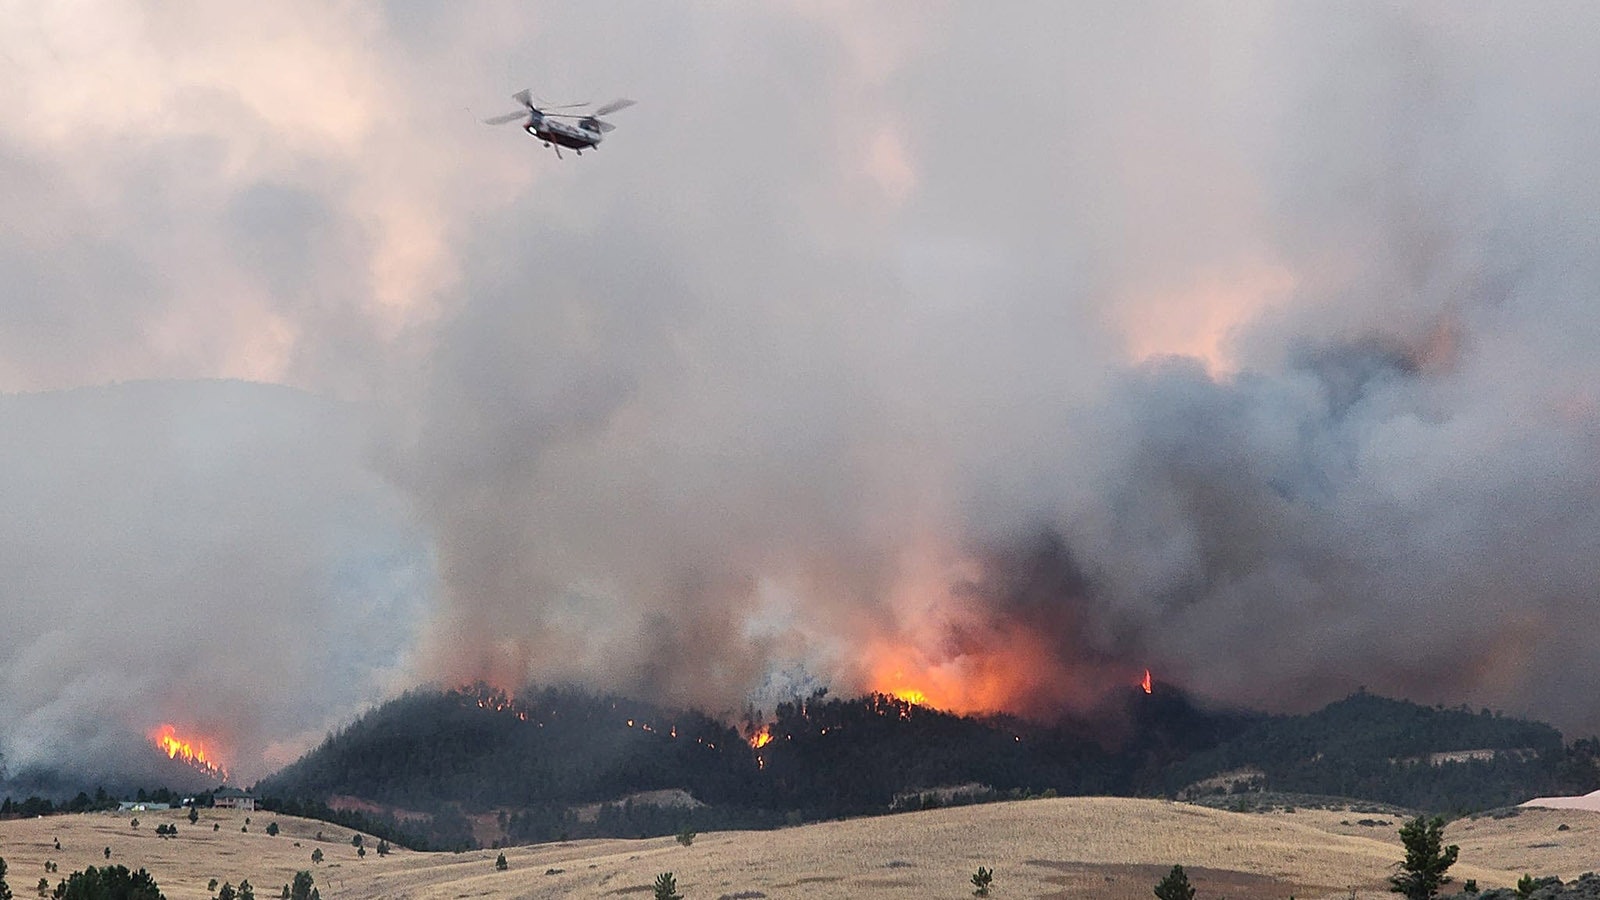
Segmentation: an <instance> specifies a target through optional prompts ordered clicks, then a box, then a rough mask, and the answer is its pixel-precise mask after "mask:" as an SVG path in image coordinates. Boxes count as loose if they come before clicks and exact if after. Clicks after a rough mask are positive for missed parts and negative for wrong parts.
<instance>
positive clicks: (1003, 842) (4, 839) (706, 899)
mask: <svg viewBox="0 0 1600 900" xmlns="http://www.w3.org/2000/svg"><path fill="white" fill-rule="evenodd" d="M133 815H134V814H130V813H90V814H85V815H74V816H52V817H48V818H42V819H27V820H13V821H6V822H0V856H3V857H4V858H5V859H6V861H7V862H8V863H9V865H10V873H9V875H8V879H7V880H8V881H9V882H10V884H11V887H12V890H13V891H14V892H15V893H16V895H17V897H18V898H19V900H26V898H30V897H33V896H34V890H33V889H34V887H35V885H36V883H37V882H38V879H39V878H40V877H41V876H44V875H45V872H44V863H45V861H46V860H53V861H55V862H57V863H58V864H59V865H60V875H51V876H48V877H49V878H50V881H51V883H52V884H54V883H55V881H56V879H57V878H59V877H61V876H64V875H66V874H67V873H69V872H71V871H73V870H75V869H82V868H83V867H84V866H87V865H91V864H94V865H101V864H104V863H105V861H106V860H105V852H104V851H105V848H106V847H110V848H111V851H112V854H111V861H112V862H113V863H120V864H123V865H126V866H128V867H130V868H135V869H137V868H139V867H141V866H142V867H144V868H146V869H149V870H150V872H151V874H152V875H154V876H155V878H156V880H157V881H158V882H159V883H160V885H161V888H162V891H163V892H164V893H165V894H166V896H167V897H169V898H171V900H202V898H208V897H210V896H211V893H210V892H209V891H208V890H207V888H206V885H207V882H208V881H209V880H210V879H212V878H216V879H218V880H219V881H229V882H232V883H234V884H236V885H237V884H238V883H239V881H240V880H241V879H244V878H248V879H249V880H250V883H251V884H252V885H253V886H254V887H255V889H256V895H257V896H258V897H260V898H262V900H267V898H268V897H275V896H277V894H278V892H279V891H281V890H282V886H283V885H284V884H285V883H287V882H288V881H290V879H291V878H292V877H293V875H294V873H295V871H296V870H298V869H308V870H310V871H312V872H313V874H314V875H315V877H316V882H317V886H318V888H319V890H320V892H321V895H322V896H323V897H324V898H326V900H340V898H379V897H408V898H409V897H415V898H436V900H476V898H535V897H538V898H542V897H550V898H555V897H635V898H640V900H648V898H649V897H650V896H651V883H652V881H653V880H654V878H655V876H656V873H658V872H665V871H671V872H673V873H675V875H676V877H677V881H678V888H679V891H680V892H681V893H682V894H683V895H684V896H685V897H686V898H688V900H717V898H725V900H726V898H745V900H748V898H757V897H773V898H780V897H807V898H830V897H907V898H910V897H916V898H929V897H950V898H965V897H970V896H971V894H972V888H971V885H970V884H969V883H968V879H969V878H970V877H971V875H972V873H973V871H975V870H976V869H977V867H978V866H980V865H982V866H988V867H990V868H992V869H993V870H994V889H993V892H992V895H993V896H995V897H998V898H1005V897H1059V898H1068V897H1083V898H1106V900H1121V898H1129V900H1132V898H1139V900H1147V898H1149V897H1151V896H1152V894H1151V888H1152V887H1153V886H1154V885H1155V883H1156V881H1157V880H1159V879H1160V877H1161V876H1162V875H1163V874H1165V872H1166V871H1167V869H1168V868H1170V867H1171V866H1172V864H1173V863H1182V864H1183V866H1184V868H1185V870H1186V871H1187V872H1188V873H1189V877H1190V880H1191V882H1192V883H1193V884H1194V885H1195V886H1196V887H1197V888H1198V889H1199V896H1200V898H1201V900H1211V898H1220V897H1227V898H1230V900H1268V898H1272V900H1282V898H1286V897H1289V896H1290V895H1293V896H1295V897H1298V898H1300V900H1307V898H1340V900H1345V898H1348V897H1349V896H1350V892H1351V890H1352V888H1353V889H1354V890H1355V892H1356V896H1357V897H1360V898H1364V900H1376V898H1380V897H1382V898H1387V897H1393V896H1394V895H1392V894H1389V893H1388V892H1387V890H1386V883H1385V878H1386V877H1387V876H1388V875H1389V874H1390V872H1391V871H1392V868H1391V866H1392V865H1393V863H1394V862H1395V861H1396V860H1398V859H1399V858H1400V857H1401V850H1400V843H1399V839H1398V836H1397V835H1396V829H1397V828H1398V825H1399V822H1398V821H1394V822H1393V824H1392V825H1390V826H1387V827H1382V826H1370V825H1369V826H1363V825H1359V824H1356V823H1357V822H1358V821H1359V820H1360V819H1362V818H1371V817H1370V816H1367V815H1364V814H1358V813H1349V812H1330V811H1325V810H1305V809H1303V810H1299V811H1297V812H1294V813H1286V812H1282V811H1279V812H1274V813H1233V812H1224V811H1221V810H1213V809H1207V808H1203V807H1198V806H1190V805H1187V804H1181V803H1170V802H1163V801H1157V800H1125V799H1115V798H1063V799H1054V800H1031V801H1023V802H1017V803H999V804H992V805H987V806H970V807H962V808H957V809H942V810H932V811H927V812H917V813H906V814H903V815H897V816H888V817H882V818H874V819H855V820H850V821H844V822H828V823H822V824H817V825H808V826H804V827H798V828H788V829H783V830H780V831H771V832H719V833H712V834H703V835H700V836H699V837H698V838H697V839H696V840H695V841H694V843H693V845H692V846H689V847H683V846H680V845H679V844H678V843H677V842H676V841H675V840H674V839H673V838H655V839H650V840H640V841H627V840H598V841H580V842H574V843H568V844H547V845H542V846H538V847H517V848H512V849H509V850H507V851H506V857H507V860H508V861H509V863H510V868H509V870H508V871H504V872H500V871H496V870H495V868H494V858H495V855H496V851H493V850H487V851H474V852H470V853H460V854H452V853H413V852H409V851H405V850H396V851H395V852H394V853H392V854H391V855H389V856H388V857H386V858H381V859H380V858H379V857H378V856H377V855H376V854H375V853H373V852H372V850H371V847H370V846H369V849H368V852H367V856H366V858H364V859H362V858H358V857H357V855H356V850H355V848H354V847H352V846H351V844H350V838H351V834H352V832H350V831H349V830H347V829H343V828H339V827H337V826H333V825H328V824H326V823H322V822H314V821H310V820H305V819H295V818H292V817H287V816H276V815H273V814H271V813H264V812H256V813H251V814H249V816H250V820H251V821H250V824H249V826H248V827H249V830H248V831H247V832H243V831H241V830H240V829H241V827H242V826H244V820H245V817H246V814H245V813H235V812H232V811H227V810H207V811H205V813H204V814H203V815H202V816H201V819H200V822H199V824H198V825H196V826H191V825H190V824H189V823H188V820H187V819H186V818H185V813H184V812H181V811H176V810H174V811H171V812H149V813H139V814H137V815H138V818H139V819H140V824H139V827H138V828H137V829H134V828H131V827H130V826H129V820H130V819H131V818H132V817H133ZM1380 818H1387V817H1380ZM270 821H276V822H277V823H278V825H279V827H280V828H281V833H280V834H278V835H277V836H276V837H270V836H268V835H267V834H266V832H265V829H266V825H267V823H268V822H270ZM1346 822H1348V823H1350V824H1343V823H1346ZM161 823H172V824H176V825H177V826H178V836H177V837H176V838H174V839H171V840H163V839H161V838H159V837H157V836H156V834H155V828H156V826H157V825H158V824H161ZM214 824H215V825H216V826H217V828H216V829H215V830H213V825H214ZM1563 824H1565V825H1568V826H1569V827H1568V829H1567V830H1561V829H1560V827H1559V826H1561V825H1563ZM318 831H321V832H322V833H323V837H324V839H325V840H324V841H322V842H318V841H317V840H316V839H315V836H316V834H317V832H318ZM1447 838H1448V840H1450V841H1451V842H1454V843H1457V844H1459V845H1460V846H1461V862H1460V863H1458V864H1457V865H1456V867H1455V869H1453V870H1452V872H1453V874H1455V876H1456V878H1457V881H1458V883H1459V881H1460V880H1461V879H1464V878H1476V879H1477V880H1478V883H1479V885H1481V886H1483V887H1495V886H1505V885H1511V884H1514V883H1515V881H1516V879H1517V878H1518V877H1519V876H1520V875H1521V874H1522V873H1523V872H1532V873H1534V874H1539V875H1546V874H1555V875H1560V876H1561V877H1562V878H1564V879H1570V878H1573V877H1575V876H1576V875H1578V874H1580V873H1582V872H1585V871H1588V870H1590V869H1594V868H1597V867H1600V813H1592V812H1583V811H1577V810H1537V809H1530V810H1524V811H1522V812H1521V814H1520V815H1517V816H1515V817H1513V818H1507V819H1487V818H1485V819H1478V820H1463V821H1459V822H1456V823H1453V824H1452V825H1451V826H1450V828H1449V830H1448V831H1447ZM56 840H60V842H61V850H59V851H57V850H56V849H55V844H54V842H55V841H56ZM369 844H376V841H371V840H369ZM315 848H321V849H322V851H323V854H324V856H325V859H324V861H323V862H322V864H321V865H313V864H312V863H311V852H312V850H313V849H315Z"/></svg>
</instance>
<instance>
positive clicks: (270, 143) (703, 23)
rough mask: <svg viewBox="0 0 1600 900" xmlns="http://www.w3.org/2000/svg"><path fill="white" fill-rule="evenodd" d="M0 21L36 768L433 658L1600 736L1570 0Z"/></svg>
mask: <svg viewBox="0 0 1600 900" xmlns="http://www.w3.org/2000/svg"><path fill="white" fill-rule="evenodd" d="M0 22H4V23H5V24H4V25H3V26H0V84H5V85H6V92H5V93H6V111H5V115H4V116H0V197H3V198H4V199H3V201H0V535H3V540H0V572H3V573H4V577H3V578H0V609H3V610H4V613H5V619H6V624H5V627H4V628H0V753H3V754H4V758H5V764H6V765H7V766H8V767H9V768H10V769H11V770H12V771H13V772H15V771H17V770H18V769H20V768H25V767H26V766H29V765H35V764H51V763H66V764H69V765H79V766H82V767H85V768H86V769H89V770H93V771H100V770H101V769H103V768H105V767H108V766H111V765H113V763H114V762H115V761H117V760H121V759H127V758H130V754H132V753H133V752H134V751H132V750H130V748H132V747H137V746H139V745H140V744H141V743H142V742H143V740H144V734H145V733H146V732H147V731H148V730H149V729H150V728H152V727H154V726H155V725H157V724H158V723H161V722H170V723H174V724H176V725H178V726H180V727H181V728H185V729H192V730H194V731H195V732H196V733H200V734H205V735H209V736H211V739H212V740H213V741H215V742H216V743H217V744H218V746H219V747H220V748H221V751H222V752H224V753H225V754H226V755H227V757H228V761H230V762H231V764H232V765H233V767H234V769H235V772H236V774H237V775H239V776H241V780H248V779H251V778H254V777H256V776H259V775H262V774H265V773H266V772H267V771H269V770H270V769H271V768H273V767H275V766H276V765H279V764H281V763H282V762H285V761H287V760H288V759H290V758H292V757H293V756H294V755H295V754H296V753H298V752H299V751H300V750H301V749H303V748H304V747H305V746H307V745H308V744H309V743H312V742H314V741H315V740H317V739H318V738H320V736H321V734H322V733H323V732H324V731H325V730H326V729H328V728H330V727H334V726H336V725H337V724H338V723H339V722H341V721H344V720H346V719H347V718H348V717H349V716H350V715H351V714H352V713H353V712H354V711H355V710H358V709H360V708H361V707H362V706H363V705H364V704H367V703H370V702H372V701H374V700H376V699H379V698H381V697H384V696H386V695H388V694H391V693H393V692H394V691H396V690H399V689H402V688H404V687H406V686H409V685H413V684H416V683H420V682H423V681H429V680H437V679H443V680H444V681H446V682H451V681H456V680H460V679H466V678H473V677H490V678H493V679H496V680H497V681H499V682H501V683H505V684H515V683H517V682H520V681H521V680H523V679H525V678H528V677H534V678H541V679H553V678H577V679H581V680H584V681H587V682H589V683H592V684H596V685H599V686H604V687H607V688H613V689H619V690H624V691H629V692H635V693H640V694H646V695H649V696H651V697H652V698H654V699H660V700H666V701H671V702H693V703H700V704H705V705H707V706H708V707H710V708H712V709H735V708H738V707H739V706H740V705H742V703H743V701H744V699H745V698H746V697H747V696H749V695H750V692H751V691H752V690H756V689H758V688H762V687H763V686H765V687H766V689H767V693H768V695H770V693H771V691H772V690H774V689H781V687H782V686H783V685H786V684H790V683H793V682H795V681H796V680H799V681H804V682H805V683H826V684H831V685H833V686H834V687H835V688H836V689H837V690H841V691H851V690H861V689H868V688H872V689H883V690H917V691H922V692H924V693H925V694H926V695H927V696H928V698H929V699H930V701H932V702H936V703H942V704H947V705H951V706H954V707H956V708H962V709H978V708H992V707H1003V708H1008V709H1014V710H1021V711H1029V712H1035V713H1043V714H1048V712H1049V711H1050V710H1053V709H1059V708H1061V707H1063V706H1064V705H1071V704H1074V703H1078V702H1082V701H1084V700H1086V699H1088V698H1090V697H1092V696H1094V695H1095V694H1096V693H1097V692H1099V691H1101V690H1104V689H1105V688H1106V687H1107V686H1110V685H1125V684H1128V683H1131V681H1132V680H1133V679H1136V678H1137V677H1138V675H1139V674H1141V673H1142V671H1143V668H1144V667H1145V666H1149V667H1151V668H1152V669H1154V670H1155V672H1156V674H1157V677H1158V678H1166V679H1170V680H1171V681H1173V682H1175V683H1178V684H1180V685H1183V686H1185V687H1188V688H1190V689H1192V690H1194V691H1196V692H1198V693H1199V694H1201V695H1203V696H1207V697H1211V698H1214V699H1217V700H1220V701H1225V702H1236V703H1246V704H1251V705H1258V706H1266V707H1270V708H1274V709H1297V708H1305V707H1307V706H1310V705H1315V704H1318V703H1321V702H1324V701H1326V700H1329V699H1332V698H1336V697H1338V696H1342V695H1343V694H1345V693H1348V692H1349V691H1351V690H1354V689H1355V688H1356V687H1357V686H1359V685H1366V686H1367V687H1368V688H1370V689H1372V690H1375V691H1381V692H1385V693H1391V694H1398V695H1403V696H1408V697H1412V698H1414V699H1417V700H1421V701H1426V702H1445V703H1450V704H1457V703H1469V704H1471V705H1473V706H1474V707H1475V708H1476V707H1477V706H1479V705H1487V706H1493V707H1496V708H1503V709H1506V710H1507V711H1508V712H1515V713H1525V714H1531V715H1535V716H1539V717H1543V718H1547V719H1550V720H1553V721H1555V722H1556V723H1557V724H1559V725H1561V726H1563V727H1564V728H1568V729H1569V730H1573V731H1580V730H1581V731H1584V732H1585V733H1587V732H1589V731H1593V730H1595V729H1597V728H1600V708H1597V707H1596V706H1595V705H1594V701H1593V698H1594V697H1595V696H1597V695H1600V647H1597V645H1596V644H1595V642H1594V641H1593V640H1592V639H1591V638H1590V631H1591V628H1592V623H1593V622H1594V621H1595V620H1596V616H1597V614H1600V455H1597V452H1596V451H1597V449H1600V448H1597V445H1596V442H1597V438H1600V396H1597V393H1596V387H1595V386H1596V385H1597V384H1600V381H1597V376H1600V371H1597V370H1600V361H1597V360H1600V354H1597V353H1596V352H1595V351H1596V350H1597V349H1600V303H1597V300H1600V297H1597V295H1596V294H1597V285H1600V181H1597V180H1596V179H1595V178H1594V177H1593V163H1594V160H1595V159H1600V10H1597V8H1596V7H1594V6H1593V4H1588V3H1571V4H1559V3H1549V4H1540V5H1538V6H1536V7H1533V8H1531V9H1530V8H1528V7H1526V6H1525V5H1523V4H1518V3H1502V4H1496V3H1472V4H1465V3H1439V4H1431V3H1418V4H1393V3H1383V4H1378V3H1370V4H1353V3H1345V2H1338V3H1295V4H1243V3H1232V2H1229V3H1218V4H1181V5H1180V4H1173V3H1117V4H1089V3H1085V4H1063V3H1022V2H1019V3H1010V4H992V3H941V2H933V0H919V2H908V3H845V2H828V0H810V2H802V0H794V2H788V3H780V2H773V3H762V4H746V3H721V2H707V3H655V2H649V3H647V2H639V3H613V4H603V3H565V4H540V3H526V2H515V3H488V2H485V3H472V4H453V3H421V2H392V3H387V4H378V3H349V4H336V3H327V2H311V0H306V2H298V0H288V2H281V3H270V4H224V3H155V2H151V3H136V2H92V0H90V2H59V3H29V2H14V0H0ZM524 87H531V88H532V89H533V91H534V93H535V94H536V95H537V96H540V97H543V98H545V99H546V100H548V101H550V102H574V101H582V100H589V101H593V102H596V103H601V102H604V101H606V100H609V99H611V98H612V97H616V96H628V97H632V98H635V99H637V100H638V101H639V105H638V106H635V107H633V108H630V109H627V110H625V111H622V112H619V113H617V114H616V115H615V116H614V117H613V121H614V122H615V124H616V125H617V126H618V127H617V130H616V131H615V132H613V133H612V134H611V135H610V136H609V137H608V138H607V140H606V142H605V144H604V145H603V146H602V147H601V148H600V149H599V150H598V151H597V152H595V153H586V154H585V155H584V156H583V157H582V158H581V159H580V158H575V157H574V156H573V155H572V154H570V153H569V154H568V155H567V158H566V159H565V160H557V159H556V158H555V156H554V154H553V153H551V152H550V151H549V150H547V149H545V148H542V147H541V146H540V145H539V143H538V142H537V141H535V140H533V139H531V138H530V137H528V136H527V135H525V134H523V133H522V132H521V131H519V130H518V128H517V127H516V126H515V125H506V126H501V127H490V126H486V125H483V124H481V122H480V120H481V119H483V118H485V117H488V116H492V115H496V114H499V113H502V112H506V111H509V110H511V109H513V108H514V104H513V103H512V101H510V99H509V95H510V94H512V93H513V92H514V91H516V90H518V89H521V88H524ZM775 686H776V687H775ZM95 767H100V768H95Z"/></svg>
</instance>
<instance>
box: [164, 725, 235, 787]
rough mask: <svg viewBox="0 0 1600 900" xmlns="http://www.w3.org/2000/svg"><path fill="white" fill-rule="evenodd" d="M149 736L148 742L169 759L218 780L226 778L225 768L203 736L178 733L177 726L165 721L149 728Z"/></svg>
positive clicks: (226, 771)
mask: <svg viewBox="0 0 1600 900" xmlns="http://www.w3.org/2000/svg"><path fill="white" fill-rule="evenodd" d="M149 737H150V742H151V743H153V744H155V745H156V747H157V749H159V750H160V751H161V752H162V753H165V754H166V755H167V757H168V758H169V759H175V760H178V761H179V762H181V763H183V764H184V765H186V766H188V767H190V768H191V769H194V770H195V771H197V772H201V773H204V774H206V775H209V776H211V777H213V778H216V779H218V780H219V781H226V780H227V779H228V770H227V768H226V767H225V766H223V764H222V763H221V762H220V761H219V760H218V759H217V756H216V751H215V749H214V748H213V747H211V746H210V742H208V741H207V740H206V739H205V738H201V737H195V736H193V735H190V736H187V737H186V736H183V735H180V734H179V733H178V729H177V726H175V725H169V724H166V723H163V724H161V725H158V726H156V727H155V728H154V729H151V731H150V734H149Z"/></svg>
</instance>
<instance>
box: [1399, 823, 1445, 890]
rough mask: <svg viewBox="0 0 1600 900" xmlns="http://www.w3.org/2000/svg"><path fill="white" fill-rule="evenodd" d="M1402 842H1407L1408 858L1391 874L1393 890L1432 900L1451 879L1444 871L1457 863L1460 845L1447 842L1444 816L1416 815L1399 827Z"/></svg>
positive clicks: (1405, 843)
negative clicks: (1445, 839)
mask: <svg viewBox="0 0 1600 900" xmlns="http://www.w3.org/2000/svg"><path fill="white" fill-rule="evenodd" d="M1400 843H1402V844H1404V845H1405V848H1406V858H1405V859H1404V860H1402V861H1401V863H1400V872H1399V874H1397V875H1391V876H1390V877H1389V884H1390V888H1389V890H1390V891H1393V892H1394V893H1396V894H1404V895H1405V896H1406V900H1431V898H1433V897H1435V896H1437V895H1438V893H1439V888H1440V887H1442V886H1444V885H1445V884H1448V883H1449V882H1450V876H1448V875H1446V874H1445V871H1446V870H1447V869H1449V868H1450V867H1451V866H1453V865H1455V861H1456V857H1457V856H1458V855H1459V854H1460V853H1461V848H1460V847H1457V846H1456V845H1455V844H1451V845H1450V846H1448V847H1445V846H1442V845H1443V844H1444V817H1443V816H1434V817H1433V818H1431V819H1428V818H1424V817H1422V816H1417V817H1416V818H1415V819H1412V820H1411V821H1409V822H1407V823H1406V824H1405V825H1403V826H1401V828H1400Z"/></svg>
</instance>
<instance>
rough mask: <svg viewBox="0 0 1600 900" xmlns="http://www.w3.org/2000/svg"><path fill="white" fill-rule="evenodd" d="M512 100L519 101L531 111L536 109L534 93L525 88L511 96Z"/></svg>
mask: <svg viewBox="0 0 1600 900" xmlns="http://www.w3.org/2000/svg"><path fill="white" fill-rule="evenodd" d="M511 99H513V100H515V101H517V102H518V103H521V104H522V105H523V106H526V107H527V108H528V109H530V110H531V109H533V108H534V106H533V92H532V91H530V90H528V89H527V88H523V89H522V90H520V91H517V92H516V93H515V94H512V95H511Z"/></svg>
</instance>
